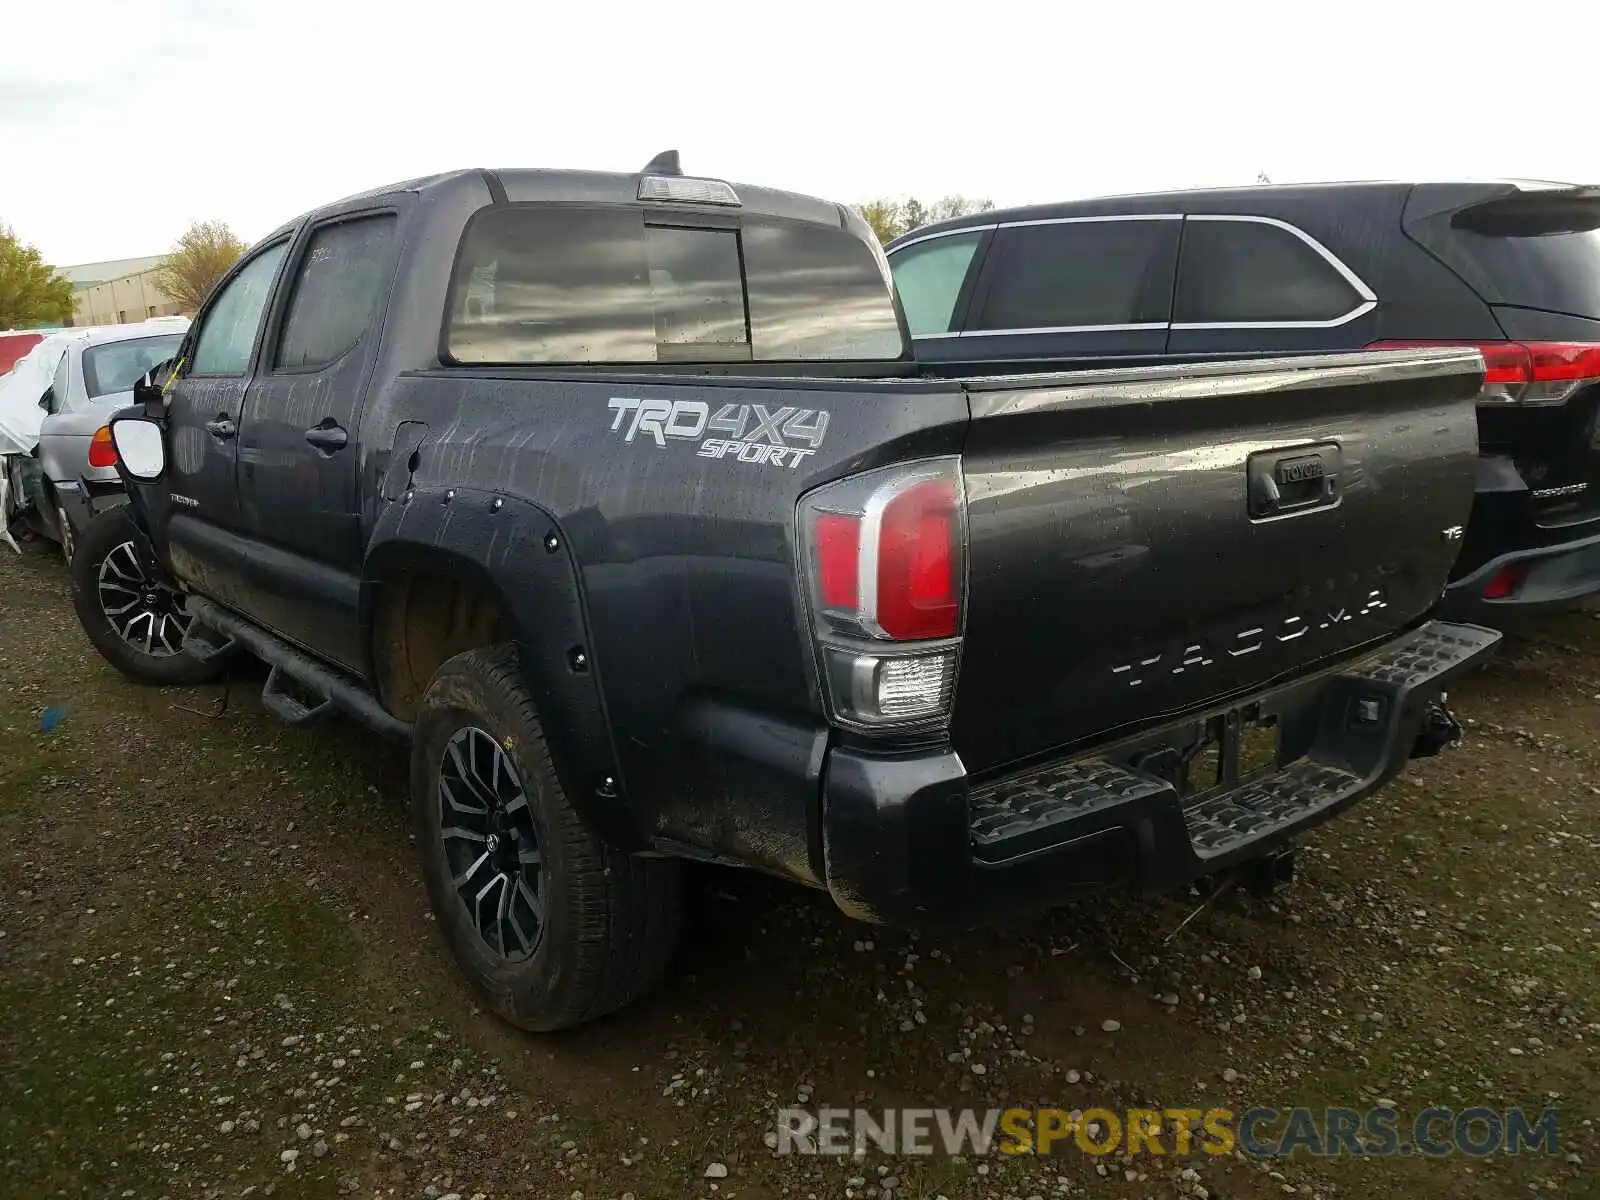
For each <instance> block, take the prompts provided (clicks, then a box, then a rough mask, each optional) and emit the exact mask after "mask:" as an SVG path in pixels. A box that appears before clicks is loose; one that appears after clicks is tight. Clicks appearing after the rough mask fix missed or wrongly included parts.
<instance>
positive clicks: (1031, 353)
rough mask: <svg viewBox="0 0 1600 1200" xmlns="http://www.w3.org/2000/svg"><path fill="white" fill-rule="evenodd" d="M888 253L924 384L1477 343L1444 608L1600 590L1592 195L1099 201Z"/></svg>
mask: <svg viewBox="0 0 1600 1200" xmlns="http://www.w3.org/2000/svg"><path fill="white" fill-rule="evenodd" d="M888 252H889V261H890V264H891V266H892V267H893V271H894V277H895V282H896V284H897V286H898V288H899V291H900V296H901V300H902V302H903V304H904V306H905V311H906V316H907V318H908V320H909V323H910V326H911V332H912V334H913V336H914V338H915V341H916V353H917V357H918V359H919V360H921V361H922V362H923V363H924V364H925V365H926V366H927V367H929V368H931V369H932V370H933V371H935V372H936V373H938V372H941V371H942V369H943V368H944V366H945V365H948V367H949V368H950V369H954V370H959V371H960V372H961V373H964V374H971V373H973V371H974V369H975V368H981V367H982V366H983V365H984V364H995V365H997V366H998V365H1000V364H1004V365H1005V367H1006V369H1009V370H1015V369H1016V367H1017V364H1018V362H1019V360H1021V361H1028V360H1038V361H1039V362H1040V364H1041V365H1045V364H1049V365H1051V366H1056V367H1059V366H1063V365H1069V364H1071V363H1075V362H1083V361H1095V362H1098V361H1103V360H1105V359H1108V358H1111V359H1117V360H1122V361H1127V362H1130V363H1133V362H1145V361H1162V360H1166V361H1172V360H1177V361H1184V360H1192V359H1199V358H1207V357H1213V356H1221V357H1227V358H1239V357H1244V356H1249V355H1282V354H1286V353H1300V352H1316V351H1328V350H1353V349H1357V348H1362V347H1368V346H1380V345H1391V344H1402V345H1411V344H1428V343H1466V344H1471V345H1476V346H1478V347H1479V348H1480V349H1481V350H1482V352H1483V356H1484V359H1485V363H1486V366H1487V375H1486V382H1485V385H1484V388H1483V391H1482V392H1481V394H1480V395H1479V396H1478V401H1477V403H1478V432H1479V444H1480V453H1481V461H1480V464H1479V471H1478V485H1477V497H1476V501H1475V503H1474V505H1473V510H1472V517H1471V520H1470V522H1469V524H1468V527H1467V530H1466V534H1465V541H1464V545H1463V547H1462V553H1461V556H1460V559H1459V560H1458V562H1457V564H1456V568H1455V572H1454V573H1453V575H1452V581H1451V585H1450V588H1449V591H1448V592H1447V595H1446V600H1445V611H1447V612H1449V613H1451V614H1452V615H1456V616H1475V617H1477V618H1479V619H1491V618H1492V615H1493V613H1494V611H1495V610H1497V609H1501V608H1503V607H1505V606H1527V605H1535V604H1545V603H1550V602H1554V601H1561V600H1569V599H1572V598H1574V597H1577V596H1581V595H1585V594H1588V593H1591V592H1594V591H1596V590H1600V430H1597V427H1596V420H1595V418H1596V408H1597V405H1600V188H1592V187H1574V186H1569V185H1564V184H1546V183H1525V182H1487V183H1340V184H1321V185H1306V186H1288V187H1285V186H1261V187H1247V188H1235V189H1227V190H1217V191H1190V192H1160V193H1150V194H1146V195H1138V196H1112V197H1104V198H1100V199H1094V200H1081V201H1074V202H1071V203H1065V204H1051V205H1042V206H1037V207H1032V208H1022V209H1011V210H1007V211H996V212H986V213H980V214H977V215H974V216H970V217H963V218H960V219H957V220H954V221H948V222H945V223H943V224H940V225H935V226H929V227H926V228H923V229H918V230H916V231H915V232H913V233H911V234H908V235H907V236H905V237H903V238H901V239H899V240H898V241H896V242H893V243H891V244H890V246H889V248H888ZM1395 501H1396V503H1404V497H1403V496H1397V497H1395Z"/></svg>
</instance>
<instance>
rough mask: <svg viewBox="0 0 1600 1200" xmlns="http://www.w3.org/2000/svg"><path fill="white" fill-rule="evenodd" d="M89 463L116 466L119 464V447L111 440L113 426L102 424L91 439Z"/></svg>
mask: <svg viewBox="0 0 1600 1200" xmlns="http://www.w3.org/2000/svg"><path fill="white" fill-rule="evenodd" d="M89 465H90V466H91V467H114V466H116V465H117V448H116V446H115V445H114V444H113V443H112V441H111V426H109V425H102V426H100V428H99V429H96V430H95V431H94V437H92V438H90V439H89Z"/></svg>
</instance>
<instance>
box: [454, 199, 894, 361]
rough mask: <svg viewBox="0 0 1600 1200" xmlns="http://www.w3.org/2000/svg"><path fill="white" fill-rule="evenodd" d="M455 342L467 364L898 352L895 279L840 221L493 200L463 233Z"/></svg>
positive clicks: (457, 274)
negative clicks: (709, 219)
mask: <svg viewBox="0 0 1600 1200" xmlns="http://www.w3.org/2000/svg"><path fill="white" fill-rule="evenodd" d="M449 313H450V315H449V324H448V328H447V330H446V338H445V340H446V350H447V352H448V354H449V356H450V357H451V358H452V359H453V360H454V361H456V362H459V363H505V364H515V363H608V362H609V363H629V362H725V361H737V360H749V359H762V360H768V361H783V360H807V359H810V360H817V359H834V360H841V359H851V358H862V359H883V358H897V357H899V356H900V355H901V352H902V349H903V347H902V344H901V337H900V329H899V324H898V322H897V320H896V318H895V313H894V305H893V300H892V298H891V295H890V292H889V288H888V286H887V284H886V282H885V280H884V278H883V275H882V273H881V272H880V271H879V270H878V267H877V264H876V260H875V259H874V257H873V255H872V253H871V251H870V250H869V249H868V248H867V247H866V246H865V244H864V243H861V242H859V241H858V240H857V239H856V238H855V237H854V236H852V235H850V234H848V233H846V232H844V231H843V230H837V231H835V230H830V229H826V228H824V227H817V226H806V225H803V224H799V223H791V222H782V221H762V220H760V219H756V218H751V219H748V220H746V221H744V222H743V224H742V225H741V227H740V228H737V229H735V228H731V227H729V228H724V227H707V226H698V225H691V224H682V225H674V224H670V223H669V222H668V221H666V220H663V221H659V222H652V223H650V224H648V225H647V224H646V223H645V220H644V214H643V212H641V211H640V210H637V209H624V208H617V209H601V208H563V207H560V206H556V205H545V206H538V205H530V206H525V207H505V208H494V209H487V210H485V211H484V212H482V213H480V214H479V215H478V216H477V217H475V218H474V219H473V221H472V222H471V224H470V225H469V226H468V228H467V232H466V233H465V235H464V236H463V239H462V245H461V251H460V254H459V256H458V259H457V265H456V272H455V278H454V280H453V281H452V286H451V299H450V309H449Z"/></svg>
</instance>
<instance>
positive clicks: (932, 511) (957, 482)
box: [799, 458, 966, 729]
mask: <svg viewBox="0 0 1600 1200" xmlns="http://www.w3.org/2000/svg"><path fill="white" fill-rule="evenodd" d="M799 522H800V539H799V540H800V546H801V555H802V563H801V567H802V571H803V572H804V574H805V581H806V590H807V599H808V601H809V604H810V610H811V612H810V616H811V626H812V632H813V634H814V636H815V638H816V641H817V647H818V653H819V655H820V658H821V662H822V673H823V677H824V682H825V684H826V687H827V691H828V701H829V705H830V708H831V710H832V712H833V715H834V716H835V717H836V718H837V719H838V720H839V721H841V722H842V723H844V724H847V725H853V726H857V727H862V728H872V729H883V728H893V729H921V728H928V727H937V726H940V725H943V724H945V723H947V722H948V721H949V717H950V701H951V698H952V696H953V694H954V691H955V678H956V667H957V665H958V664H959V661H960V652H961V617H962V602H963V598H964V593H965V590H966V502H965V498H964V495H963V492H962V486H961V463H960V460H959V459H957V458H939V459H930V460H927V461H924V462H917V463H908V464H905V465H903V466H895V467H887V468H884V469H882V470H877V471H869V472H866V473H865V474H862V475H854V476H851V477H850V478H848V479H841V480H839V481H838V482H836V483H830V484H828V485H827V486H826V487H822V488H818V489H817V490H816V491H814V492H811V493H809V494H808V495H806V496H805V497H803V498H802V499H801V501H800V507H799Z"/></svg>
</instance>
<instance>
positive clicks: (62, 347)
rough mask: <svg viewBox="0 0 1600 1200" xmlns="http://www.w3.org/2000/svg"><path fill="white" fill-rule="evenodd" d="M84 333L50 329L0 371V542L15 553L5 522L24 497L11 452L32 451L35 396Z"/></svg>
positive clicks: (39, 413)
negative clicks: (56, 331)
mask: <svg viewBox="0 0 1600 1200" xmlns="http://www.w3.org/2000/svg"><path fill="white" fill-rule="evenodd" d="M87 336H88V330H86V329H69V330H66V331H64V332H62V333H52V334H51V335H50V336H49V337H47V338H45V339H44V340H42V341H41V342H39V344H38V345H36V346H34V348H33V349H32V350H29V351H28V352H27V353H26V354H24V355H23V356H22V357H21V358H19V359H18V360H17V363H16V365H15V366H14V367H12V368H11V370H9V371H7V372H6V373H5V374H4V375H0V544H4V545H8V546H10V547H11V548H12V549H13V550H18V552H19V553H20V550H19V548H18V546H17V543H16V541H15V540H14V539H13V538H12V536H11V534H10V532H9V531H7V529H6V522H7V519H8V518H9V517H10V516H11V514H12V513H14V512H20V511H21V510H22V508H23V507H24V506H25V505H26V504H27V503H28V499H27V497H26V496H23V495H21V494H16V493H17V492H18V489H17V488H16V486H15V480H16V479H17V478H18V476H17V475H16V473H15V472H13V471H12V470H11V466H12V461H11V456H12V455H17V454H32V453H33V448H34V447H35V446H37V445H38V444H39V426H40V425H41V424H42V423H43V421H44V417H45V412H44V409H42V408H40V407H39V397H40V396H43V395H44V392H45V389H46V388H47V387H49V386H50V382H51V380H53V379H54V378H55V374H56V368H57V367H58V366H60V365H61V356H62V355H63V354H65V353H66V352H67V347H68V346H69V345H71V344H72V343H73V342H74V341H75V340H77V339H79V338H83V337H87Z"/></svg>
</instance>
